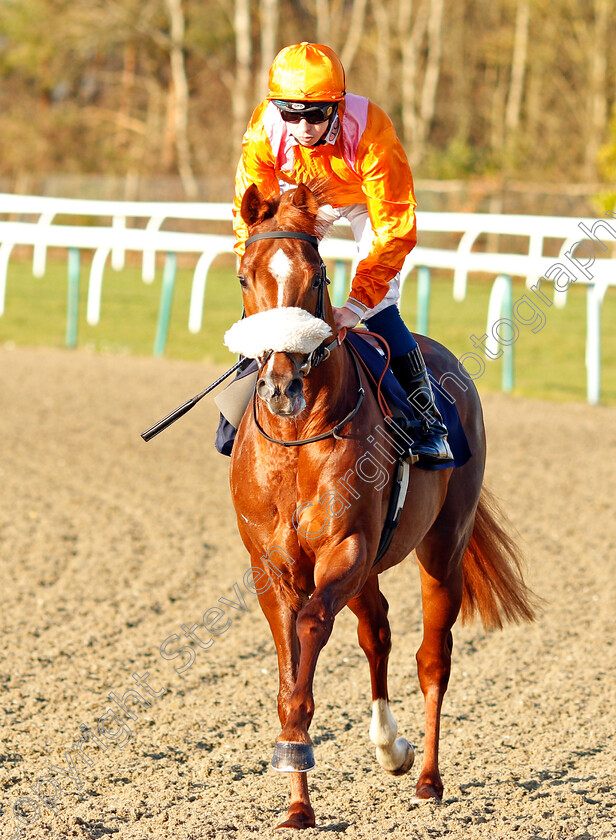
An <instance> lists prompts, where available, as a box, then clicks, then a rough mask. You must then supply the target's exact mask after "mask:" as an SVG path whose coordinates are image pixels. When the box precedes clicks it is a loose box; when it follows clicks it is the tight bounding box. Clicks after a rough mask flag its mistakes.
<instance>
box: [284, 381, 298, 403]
mask: <svg viewBox="0 0 616 840" xmlns="http://www.w3.org/2000/svg"><path fill="white" fill-rule="evenodd" d="M301 393H302V380H301V379H298V378H297V377H295V378H294V379H292V380H291V382H290V383H289V384H288V385H287V389H286V391H285V394H286V396H287V397H289V399H291V400H292V399H295V397H299V395H300V394H301Z"/></svg>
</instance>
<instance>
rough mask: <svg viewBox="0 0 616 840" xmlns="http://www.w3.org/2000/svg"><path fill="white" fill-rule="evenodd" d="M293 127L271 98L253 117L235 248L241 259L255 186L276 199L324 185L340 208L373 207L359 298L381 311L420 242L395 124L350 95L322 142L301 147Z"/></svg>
mask: <svg viewBox="0 0 616 840" xmlns="http://www.w3.org/2000/svg"><path fill="white" fill-rule="evenodd" d="M286 125H287V124H286V123H285V122H284V121H283V119H282V117H281V116H280V112H279V111H278V108H277V107H276V106H275V105H274V104H273V102H269V101H268V100H265V101H264V102H262V103H261V104H260V105H259V106H258V107H257V108H256V110H255V111H254V113H253V115H252V118H251V120H250V123H249V125H248V128H247V130H246V133H245V135H244V139H243V143H242V155H241V158H240V162H239V165H238V168H237V173H236V178H235V202H234V209H233V227H234V230H235V235H236V237H237V243H236V246H235V250H236V252H237V254H238V255H239V256H241V255H242V254H243V252H244V242H245V241H246V239H247V237H248V231H247V228H246V225H245V224H244V222H243V220H242V219H241V217H240V206H241V203H242V196H243V195H244V192H245V191H246V189H247V188H248V187H249V186H250V184H252V183H254V184H256V185H257V186H258V187H259V189H260V190H261V192H262V193H263V194H264V195H265V196H271V195H279V194H280V192H281V190H284V189H288V188H289V187H292V186H295V185H297V184H299V183H301V182H306V181H310V180H312V179H318V180H321V181H324V182H325V183H326V184H327V200H328V201H329V203H330V204H331V205H332V206H333V207H346V206H348V205H350V204H364V205H365V206H366V208H367V210H368V214H369V217H370V221H371V224H372V230H373V232H374V238H373V242H372V248H371V250H370V253H369V254H368V256H367V257H366V258H365V259H363V260H361V262H360V263H359V264H358V266H357V271H356V273H355V277H354V278H353V282H352V286H351V297H352V298H353V299H354V300H356V301H359V303H360V304H362V305H363V306H364V307H366V308H367V309H373V308H374V307H375V306H376V305H377V304H378V303H379V302H380V301H381V300H382V299H383V298H384V297H385V294H386V293H387V289H388V283H389V281H390V280H391V279H392V277H394V276H395V274H396V273H397V272H398V271H399V270H400V269H401V268H402V264H403V262H404V259H405V257H406V255H407V254H408V253H409V252H410V251H411V250H412V248H413V247H414V246H415V244H416V242H417V225H416V221H415V207H416V204H417V202H416V201H415V195H414V192H413V176H412V175H411V170H410V167H409V164H408V160H407V158H406V154H405V152H404V149H403V148H402V145H401V143H400V141H399V140H398V137H397V135H396V132H395V129H394V126H393V123H392V122H391V120H390V119H389V117H388V116H387V114H386V113H385V112H384V111H383V110H382V109H381V108H379V107H378V105H375V104H374V103H373V102H370V101H369V100H368V99H365V98H364V97H363V96H356V95H355V94H351V93H347V94H346V96H345V100H344V102H341V103H340V107H339V110H338V117H337V118H336V119H335V120H334V123H333V125H332V127H331V128H330V130H329V132H328V134H327V135H326V138H325V142H324V143H323V144H322V145H319V146H315V147H306V146H301V145H300V144H299V143H297V141H296V140H295V139H294V138H293V137H292V136H291V134H290V133H289V132H288V131H287V127H286Z"/></svg>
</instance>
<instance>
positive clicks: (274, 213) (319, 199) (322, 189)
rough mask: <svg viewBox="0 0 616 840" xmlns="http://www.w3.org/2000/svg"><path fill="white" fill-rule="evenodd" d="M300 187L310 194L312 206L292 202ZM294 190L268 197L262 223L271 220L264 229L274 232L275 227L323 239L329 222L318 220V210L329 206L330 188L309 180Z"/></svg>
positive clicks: (320, 181)
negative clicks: (305, 188) (306, 189)
mask: <svg viewBox="0 0 616 840" xmlns="http://www.w3.org/2000/svg"><path fill="white" fill-rule="evenodd" d="M300 185H303V186H304V187H307V188H308V189H309V190H310V193H311V194H312V198H313V199H314V204H313V203H312V202H307V203H306V204H304V205H297V204H295V203H294V202H293V194H294V193H295V190H296V189H297V187H299V186H300ZM297 187H295V188H294V189H289V190H284V192H282V193H281V194H280V195H276V196H268V198H267V199H266V202H267V205H268V207H267V210H266V212H265V214H264V215H263V217H262V222H265V221H267V220H268V219H272V220H273V221H272V224H271V226H267V227H266V228H264V229H271V230H274V229H275V228H276V226H279V227H281V228H283V229H288V230H300V231H303V232H304V233H310V234H312V235H313V236H316V237H317V238H318V239H323V237H324V236H325V234H326V233H327V230H328V229H329V226H330V221H326V220H325V219H321V218H319V216H318V215H317V214H318V209H319V208H320V207H323V206H324V205H327V204H330V198H331V188H330V187H329V185H328V183H327V182H326V181H324V180H323V179H319V178H310V179H308V180H306V181H302V182H300V184H298V185H297Z"/></svg>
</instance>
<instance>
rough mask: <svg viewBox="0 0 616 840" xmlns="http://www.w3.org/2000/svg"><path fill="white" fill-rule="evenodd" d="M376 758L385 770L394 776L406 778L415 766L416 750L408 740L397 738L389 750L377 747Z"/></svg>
mask: <svg viewBox="0 0 616 840" xmlns="http://www.w3.org/2000/svg"><path fill="white" fill-rule="evenodd" d="M376 758H377V761H378V762H379V764H380V765H381V767H382V768H383V770H387V772H388V773H391V775H392V776H404V774H405V773H408V772H409V770H410V769H411V767H412V766H413V762H414V761H415V750H414V748H413V745H412V744H411V743H410V741H407V740H406V738H396V740H395V741H394V743H393V744H392V746H391V747H389V748H388V749H387V750H385V749H384V748H383V747H377V748H376Z"/></svg>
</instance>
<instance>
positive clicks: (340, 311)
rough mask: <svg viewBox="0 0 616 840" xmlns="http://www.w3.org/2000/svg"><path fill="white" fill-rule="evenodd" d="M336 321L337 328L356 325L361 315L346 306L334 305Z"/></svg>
mask: <svg viewBox="0 0 616 840" xmlns="http://www.w3.org/2000/svg"><path fill="white" fill-rule="evenodd" d="M334 322H335V324H336V329H338V330H341V329H342V328H343V327H355V326H357V324H359V317H358V316H357V315H356V314H355V313H354V312H352V311H351V310H350V309H349V308H348V307H346V306H334Z"/></svg>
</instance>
